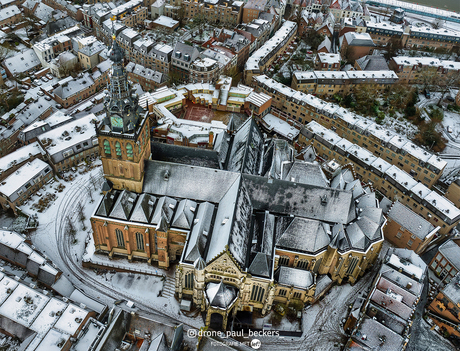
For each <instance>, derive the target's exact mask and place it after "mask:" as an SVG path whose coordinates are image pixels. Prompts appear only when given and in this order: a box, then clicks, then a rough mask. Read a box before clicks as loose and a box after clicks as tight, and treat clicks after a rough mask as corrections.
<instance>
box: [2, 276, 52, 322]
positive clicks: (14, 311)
mask: <svg viewBox="0 0 460 351" xmlns="http://www.w3.org/2000/svg"><path fill="white" fill-rule="evenodd" d="M48 301H49V297H47V296H45V295H43V294H41V293H39V292H38V291H36V290H34V289H32V288H29V287H28V286H25V285H23V284H19V285H18V286H17V287H16V289H14V291H13V292H12V293H11V295H10V296H9V297H8V298H7V299H6V301H5V302H3V304H2V305H1V306H0V314H1V315H2V316H3V317H6V318H8V319H11V320H13V321H15V322H17V323H19V324H21V325H23V326H26V327H30V325H31V324H32V322H33V321H34V320H35V319H36V318H37V316H38V315H39V314H40V312H41V310H42V309H43V307H45V305H46V303H47V302H48Z"/></svg>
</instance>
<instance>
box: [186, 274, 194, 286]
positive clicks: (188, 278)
mask: <svg viewBox="0 0 460 351" xmlns="http://www.w3.org/2000/svg"><path fill="white" fill-rule="evenodd" d="M185 289H193V272H188V273H187V274H186V275H185Z"/></svg>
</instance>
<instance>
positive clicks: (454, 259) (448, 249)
mask: <svg viewBox="0 0 460 351" xmlns="http://www.w3.org/2000/svg"><path fill="white" fill-rule="evenodd" d="M457 241H458V240H457ZM438 250H439V252H441V253H442V255H443V256H444V257H445V258H447V259H448V260H449V262H450V263H451V264H452V266H454V267H455V268H456V269H457V270H458V271H460V245H458V244H457V243H456V242H455V241H454V240H452V239H450V240H447V241H446V242H445V243H444V244H442V245H441V246H439V249H438Z"/></svg>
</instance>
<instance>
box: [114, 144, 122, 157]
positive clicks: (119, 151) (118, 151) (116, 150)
mask: <svg viewBox="0 0 460 351" xmlns="http://www.w3.org/2000/svg"><path fill="white" fill-rule="evenodd" d="M115 153H116V154H117V156H118V157H121V145H120V143H119V142H118V141H117V142H116V143H115Z"/></svg>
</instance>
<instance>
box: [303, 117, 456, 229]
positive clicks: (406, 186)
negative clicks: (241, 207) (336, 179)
mask: <svg viewBox="0 0 460 351" xmlns="http://www.w3.org/2000/svg"><path fill="white" fill-rule="evenodd" d="M299 142H300V143H302V144H305V145H312V146H313V147H315V149H316V153H317V154H318V156H319V157H320V158H321V159H323V160H326V161H328V160H333V162H336V163H339V164H341V165H346V164H350V163H351V164H352V165H353V168H354V171H355V172H356V174H357V176H358V178H359V179H360V180H361V181H362V182H364V183H370V184H371V185H372V187H373V188H374V189H376V190H378V191H380V192H381V193H382V194H383V195H384V196H386V197H387V198H388V199H390V200H392V201H396V200H398V201H400V202H401V203H402V204H404V205H405V206H407V207H409V208H410V209H411V210H412V211H414V212H415V213H417V214H418V215H420V216H422V217H423V218H425V219H426V220H427V221H428V222H430V223H431V224H432V225H433V226H434V227H437V226H439V227H441V228H440V229H439V234H441V235H443V236H447V235H448V234H449V232H450V231H451V230H452V228H454V227H455V226H456V225H457V224H458V222H459V220H460V210H459V209H458V208H457V207H455V205H454V204H453V203H452V202H450V201H449V200H447V199H446V198H445V197H443V196H441V195H439V194H438V193H436V192H435V191H432V190H430V189H429V188H428V187H427V186H425V185H424V184H423V183H421V182H418V181H417V180H415V179H414V178H413V177H412V176H411V175H409V174H408V173H406V172H405V171H403V170H401V169H399V168H398V167H396V166H394V165H391V164H390V163H388V162H387V161H385V160H384V159H382V158H380V157H377V156H374V155H373V154H372V153H371V152H369V151H368V150H366V149H364V148H362V147H360V146H358V145H356V144H354V143H352V142H350V141H349V140H347V139H345V138H341V137H340V136H339V135H338V134H337V133H335V132H334V131H332V130H330V129H327V128H325V127H324V126H322V125H321V124H319V123H317V122H316V121H312V122H310V123H308V125H307V126H306V127H305V128H304V129H302V130H301V133H300V135H299Z"/></svg>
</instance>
